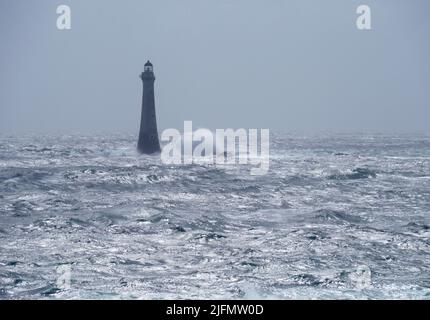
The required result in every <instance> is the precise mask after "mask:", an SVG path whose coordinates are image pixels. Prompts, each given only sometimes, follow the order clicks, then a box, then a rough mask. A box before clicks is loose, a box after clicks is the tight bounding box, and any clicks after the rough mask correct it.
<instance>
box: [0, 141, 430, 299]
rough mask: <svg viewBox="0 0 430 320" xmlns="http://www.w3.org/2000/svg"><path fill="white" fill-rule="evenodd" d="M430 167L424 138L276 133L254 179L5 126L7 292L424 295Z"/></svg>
mask: <svg viewBox="0 0 430 320" xmlns="http://www.w3.org/2000/svg"><path fill="white" fill-rule="evenodd" d="M429 172H430V137H426V136H381V135H379V136H369V135H367V136H365V135H358V136H357V135H356V136H353V135H349V136H346V135H340V136H339V135H327V136H318V137H307V136H295V135H286V134H275V135H272V137H271V162H270V171H269V173H268V174H267V175H263V176H250V175H249V168H247V167H246V166H240V167H234V168H229V167H223V168H220V167H216V166H215V165H201V164H200V165H177V166H174V165H162V164H161V163H160V161H159V158H158V157H157V156H139V155H138V154H137V153H136V151H135V136H132V135H121V134H116V135H112V136H2V137H0V298H1V299H21V298H142V299H148V298H279V299H284V298H292V299H295V298H323V299H324V298H372V299H381V298H419V299H421V298H428V297H430V280H429V279H430V266H429V264H428V261H430V238H429V237H430V227H429V226H430V221H429V210H430V175H429ZM64 266H67V267H68V268H69V270H70V280H71V281H70V286H66V287H65V286H64V285H62V284H61V283H59V282H58V279H59V277H60V278H61V270H62V269H61V268H62V267H64ZM363 270H364V271H363ZM363 277H364V278H363Z"/></svg>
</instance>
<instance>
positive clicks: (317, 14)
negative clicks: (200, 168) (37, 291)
mask: <svg viewBox="0 0 430 320" xmlns="http://www.w3.org/2000/svg"><path fill="white" fill-rule="evenodd" d="M61 4H68V5H70V7H71V10H72V29H71V30H66V31H60V30H58V29H57V27H56V20H57V14H56V8H57V6H58V5H61ZM360 4H367V5H369V6H370V7H371V9H372V30H371V31H359V30H357V28H356V18H357V14H356V9H357V7H358V5H360ZM0 40H1V51H0V88H1V89H0V133H15V132H18V133H19V132H34V131H36V132H45V131H48V132H50V131H60V132H61V131H64V132H75V131H83V132H99V131H104V132H106V131H107V132H109V131H114V132H117V131H126V132H131V133H136V132H137V131H138V128H139V121H140V108H141V105H140V104H141V94H142V83H141V80H140V79H139V77H138V75H139V73H140V72H141V71H142V69H143V65H144V63H145V62H146V60H147V59H150V60H151V61H152V62H153V64H154V71H155V76H156V78H157V80H156V83H155V85H156V87H155V89H156V92H155V94H156V108H157V118H158V124H159V128H160V129H164V128H170V127H173V128H178V129H181V128H182V126H183V121H184V120H192V121H193V122H194V125H195V126H196V127H197V126H198V127H209V128H228V127H233V128H270V129H277V130H286V131H297V130H299V131H305V132H307V131H309V132H314V131H320V130H329V131H371V132H383V131H389V132H393V131H394V132H396V131H398V132H417V131H425V132H429V131H430V124H429V123H430V1H428V0H360V1H355V0H325V1H321V0H312V1H311V0H270V1H268V0H255V1H250V0H180V1H179V0H171V1H165V0H152V1H147V0H121V1H120V0H115V1H113V0H111V1H107V0H91V1H88V0H73V1H70V0H68V1H67V0H57V1H52V0H40V1H32V0H0Z"/></svg>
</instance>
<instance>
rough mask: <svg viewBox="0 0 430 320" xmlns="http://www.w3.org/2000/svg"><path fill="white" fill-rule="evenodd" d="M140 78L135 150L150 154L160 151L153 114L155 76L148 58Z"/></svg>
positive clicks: (155, 120)
mask: <svg viewBox="0 0 430 320" xmlns="http://www.w3.org/2000/svg"><path fill="white" fill-rule="evenodd" d="M140 78H141V79H142V82H143V95H142V115H141V119H140V132H139V142H138V143H137V150H138V151H139V152H140V153H144V154H152V153H155V152H160V142H159V140H158V131H157V118H156V116H155V98H154V81H155V76H154V70H153V66H152V63H151V62H150V61H149V60H148V62H146V63H145V66H144V71H143V72H142V73H141V75H140Z"/></svg>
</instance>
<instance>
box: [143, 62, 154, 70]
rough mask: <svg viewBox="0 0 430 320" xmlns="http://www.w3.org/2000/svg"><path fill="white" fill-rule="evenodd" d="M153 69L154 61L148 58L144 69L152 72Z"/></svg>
mask: <svg viewBox="0 0 430 320" xmlns="http://www.w3.org/2000/svg"><path fill="white" fill-rule="evenodd" d="M152 69H153V66H152V63H151V61H149V60H148V61H147V62H146V63H145V65H144V70H145V71H151V72H152Z"/></svg>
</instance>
